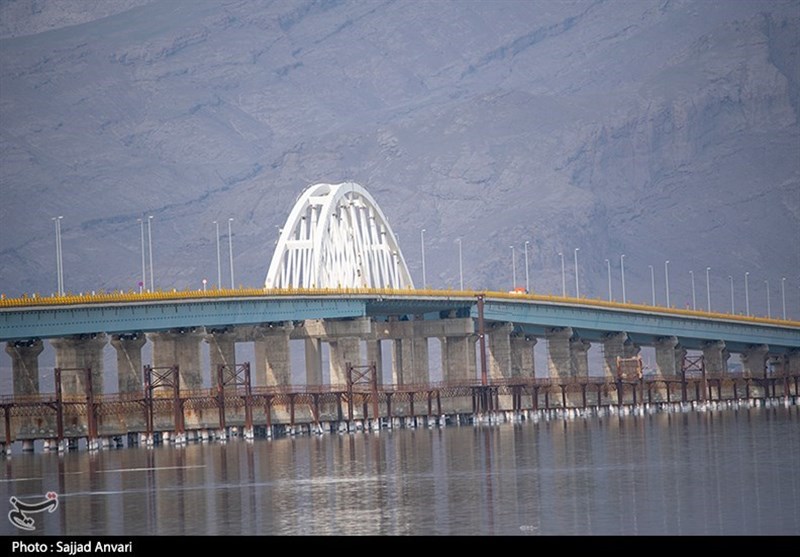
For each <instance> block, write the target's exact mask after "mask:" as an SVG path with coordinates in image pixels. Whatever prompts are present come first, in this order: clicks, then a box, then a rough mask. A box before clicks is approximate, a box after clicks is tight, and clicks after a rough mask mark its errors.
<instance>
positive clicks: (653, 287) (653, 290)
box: [648, 265, 656, 306]
mask: <svg viewBox="0 0 800 557" xmlns="http://www.w3.org/2000/svg"><path fill="white" fill-rule="evenodd" d="M648 267H650V298H651V300H652V301H651V303H650V305H653V306H654V305H656V275H655V273H654V272H653V266H652V265H648Z"/></svg>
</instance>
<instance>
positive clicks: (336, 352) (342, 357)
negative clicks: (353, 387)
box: [328, 338, 362, 386]
mask: <svg viewBox="0 0 800 557" xmlns="http://www.w3.org/2000/svg"><path fill="white" fill-rule="evenodd" d="M328 345H329V346H330V356H331V360H330V377H331V385H341V386H344V385H347V364H348V363H350V364H351V365H354V366H359V365H362V362H361V340H360V339H358V338H337V339H336V340H329V341H328Z"/></svg>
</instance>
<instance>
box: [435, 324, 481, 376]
mask: <svg viewBox="0 0 800 557" xmlns="http://www.w3.org/2000/svg"><path fill="white" fill-rule="evenodd" d="M440 341H441V344H442V379H443V380H444V381H446V382H447V381H453V382H459V381H462V382H463V381H474V380H475V379H476V377H477V376H476V373H477V371H476V369H475V341H474V340H473V338H472V336H471V335H470V336H461V337H442V338H441V339H440Z"/></svg>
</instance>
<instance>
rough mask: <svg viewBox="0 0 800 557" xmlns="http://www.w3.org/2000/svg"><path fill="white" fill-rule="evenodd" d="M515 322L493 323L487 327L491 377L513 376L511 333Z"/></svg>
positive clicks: (504, 377) (503, 377) (505, 377)
mask: <svg viewBox="0 0 800 557" xmlns="http://www.w3.org/2000/svg"><path fill="white" fill-rule="evenodd" d="M513 331H514V324H513V323H492V324H489V325H487V327H486V333H487V334H486V336H487V339H488V342H487V348H488V351H487V356H488V367H489V369H488V373H489V377H490V378H491V379H507V378H509V377H511V333H512V332H513Z"/></svg>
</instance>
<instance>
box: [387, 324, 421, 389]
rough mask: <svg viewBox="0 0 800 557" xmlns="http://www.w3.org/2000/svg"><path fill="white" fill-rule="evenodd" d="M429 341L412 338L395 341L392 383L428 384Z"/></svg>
mask: <svg viewBox="0 0 800 557" xmlns="http://www.w3.org/2000/svg"><path fill="white" fill-rule="evenodd" d="M429 375H430V372H429V369H428V339H427V338H425V337H422V338H418V337H415V336H410V337H406V338H398V339H394V343H393V346H392V382H393V383H394V384H396V385H408V384H413V383H427V382H428V377H429Z"/></svg>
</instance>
